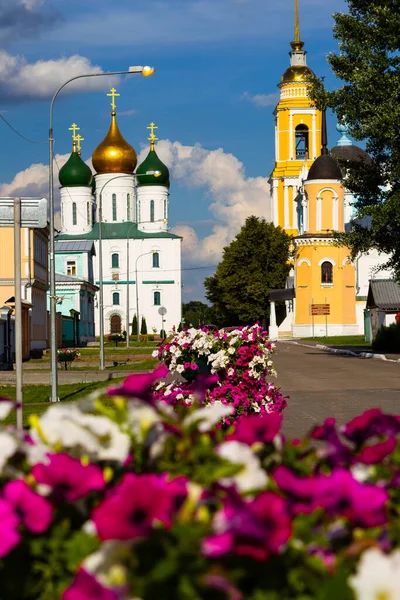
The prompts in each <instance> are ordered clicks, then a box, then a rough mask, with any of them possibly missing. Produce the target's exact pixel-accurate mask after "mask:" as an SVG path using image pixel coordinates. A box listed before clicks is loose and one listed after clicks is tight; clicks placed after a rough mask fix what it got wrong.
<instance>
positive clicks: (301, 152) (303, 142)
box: [296, 125, 310, 160]
mask: <svg viewBox="0 0 400 600" xmlns="http://www.w3.org/2000/svg"><path fill="white" fill-rule="evenodd" d="M309 153H310V152H309V135H308V127H307V125H297V127H296V160H306V159H308V158H309Z"/></svg>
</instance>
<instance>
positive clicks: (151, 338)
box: [147, 333, 154, 342]
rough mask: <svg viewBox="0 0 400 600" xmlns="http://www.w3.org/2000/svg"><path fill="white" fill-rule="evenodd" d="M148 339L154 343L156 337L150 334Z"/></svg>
mask: <svg viewBox="0 0 400 600" xmlns="http://www.w3.org/2000/svg"><path fill="white" fill-rule="evenodd" d="M147 339H148V341H149V342H154V335H153V334H152V333H149V335H148V336H147Z"/></svg>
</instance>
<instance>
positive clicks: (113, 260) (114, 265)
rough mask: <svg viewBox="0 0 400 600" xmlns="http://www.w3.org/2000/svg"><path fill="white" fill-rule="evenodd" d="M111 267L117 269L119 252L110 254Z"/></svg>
mask: <svg viewBox="0 0 400 600" xmlns="http://www.w3.org/2000/svg"><path fill="white" fill-rule="evenodd" d="M111 268H112V269H118V268H119V254H116V253H115V254H111Z"/></svg>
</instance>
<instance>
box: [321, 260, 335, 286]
mask: <svg viewBox="0 0 400 600" xmlns="http://www.w3.org/2000/svg"><path fill="white" fill-rule="evenodd" d="M321 285H322V286H333V264H332V263H331V262H329V261H328V260H324V262H323V263H322V264H321Z"/></svg>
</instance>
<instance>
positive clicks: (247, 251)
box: [204, 216, 290, 325]
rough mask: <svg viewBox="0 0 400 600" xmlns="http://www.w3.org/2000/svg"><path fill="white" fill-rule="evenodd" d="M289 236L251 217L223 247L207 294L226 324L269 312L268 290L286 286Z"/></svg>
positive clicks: (263, 316)
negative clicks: (220, 258)
mask: <svg viewBox="0 0 400 600" xmlns="http://www.w3.org/2000/svg"><path fill="white" fill-rule="evenodd" d="M289 248H290V237H289V235H288V234H287V233H286V232H285V231H284V230H283V229H282V228H281V227H275V225H273V224H272V223H267V222H266V221H265V220H264V219H259V218H257V217H254V216H253V217H248V218H247V219H246V223H245V225H244V226H243V227H242V229H241V231H240V233H238V235H237V236H236V237H235V239H234V240H233V241H232V242H231V244H230V245H229V246H227V247H226V248H224V251H223V257H222V261H221V262H220V263H219V265H218V267H217V271H216V273H215V275H212V276H211V277H208V278H207V279H206V280H205V282H204V285H205V288H206V290H207V291H206V296H207V298H208V299H209V300H210V301H211V302H212V303H213V308H214V309H215V311H216V312H217V313H218V314H219V315H220V317H221V319H223V320H224V321H225V323H224V324H226V325H240V324H247V323H254V322H255V321H262V320H264V319H266V318H267V317H268V316H269V299H268V297H269V291H270V289H281V288H284V287H285V284H286V278H287V276H288V275H289V271H290V265H289V262H288V261H289V258H290V252H289Z"/></svg>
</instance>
